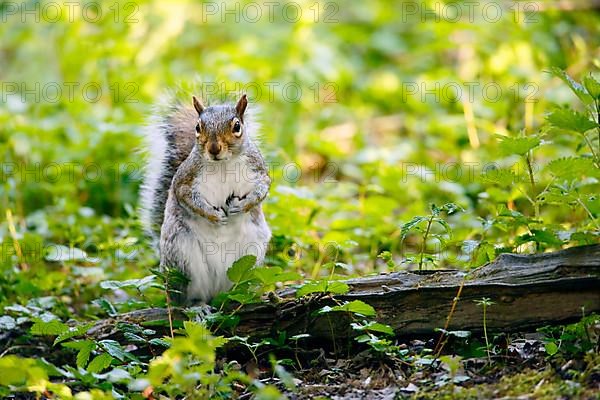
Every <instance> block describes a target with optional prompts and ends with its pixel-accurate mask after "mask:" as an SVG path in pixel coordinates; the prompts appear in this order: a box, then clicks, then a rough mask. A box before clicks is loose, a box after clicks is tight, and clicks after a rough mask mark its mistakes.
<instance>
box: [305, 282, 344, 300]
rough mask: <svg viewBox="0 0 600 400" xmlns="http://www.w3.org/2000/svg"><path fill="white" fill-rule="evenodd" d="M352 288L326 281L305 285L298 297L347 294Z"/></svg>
mask: <svg viewBox="0 0 600 400" xmlns="http://www.w3.org/2000/svg"><path fill="white" fill-rule="evenodd" d="M349 290H350V286H348V285H347V284H345V283H344V282H340V281H328V280H326V279H324V280H321V281H316V282H309V283H305V284H304V285H302V287H300V288H299V289H298V290H297V291H296V297H302V296H306V295H307V294H311V293H332V294H345V293H348V291H349Z"/></svg>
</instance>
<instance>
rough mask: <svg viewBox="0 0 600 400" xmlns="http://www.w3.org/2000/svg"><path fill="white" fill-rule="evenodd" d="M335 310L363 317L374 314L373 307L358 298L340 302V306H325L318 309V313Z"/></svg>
mask: <svg viewBox="0 0 600 400" xmlns="http://www.w3.org/2000/svg"><path fill="white" fill-rule="evenodd" d="M336 311H343V312H350V313H353V314H357V315H361V316H364V317H373V316H375V309H374V308H373V307H372V306H370V305H369V304H367V303H365V302H362V301H360V300H353V301H351V302H349V303H345V304H342V305H341V306H334V307H329V306H325V307H323V308H321V309H320V310H319V314H326V313H330V312H336Z"/></svg>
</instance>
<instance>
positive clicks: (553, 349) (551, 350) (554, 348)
mask: <svg viewBox="0 0 600 400" xmlns="http://www.w3.org/2000/svg"><path fill="white" fill-rule="evenodd" d="M544 348H545V349H546V353H548V354H549V355H551V356H553V355H555V354H556V353H558V345H557V344H556V343H555V342H548V343H546V344H544Z"/></svg>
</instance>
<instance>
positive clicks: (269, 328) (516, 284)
mask: <svg viewBox="0 0 600 400" xmlns="http://www.w3.org/2000/svg"><path fill="white" fill-rule="evenodd" d="M345 282H346V283H347V284H348V285H349V286H350V291H349V292H348V293H346V294H344V295H335V296H328V295H320V296H308V297H306V298H300V299H296V298H295V289H285V290H283V291H281V292H279V293H278V295H279V297H278V299H277V300H276V301H270V300H265V301H264V302H262V303H257V304H249V305H246V306H244V307H242V308H241V309H240V310H239V311H237V313H236V315H237V316H238V317H239V318H240V320H239V324H238V325H237V326H236V328H235V330H234V332H233V333H235V334H237V335H240V336H251V337H257V338H260V337H268V336H271V337H273V336H274V337H277V336H278V335H279V332H281V331H286V332H287V336H288V337H290V336H292V335H297V334H302V333H308V334H310V335H311V336H312V337H313V338H318V339H328V340H330V339H332V337H333V338H335V339H336V340H337V339H342V338H348V337H351V336H354V335H355V332H354V331H353V330H352V329H351V328H350V324H349V323H350V322H351V318H350V316H349V315H346V314H345V313H335V315H334V314H325V315H316V313H315V311H317V310H319V309H321V308H322V307H324V306H327V305H329V306H333V305H336V304H339V303H340V302H344V301H352V300H361V301H363V302H365V303H367V304H369V305H371V306H372V307H373V308H374V309H375V311H376V313H377V316H376V319H377V321H379V322H382V323H384V324H388V325H390V326H391V327H392V328H393V329H394V332H395V334H396V335H397V336H413V335H432V334H434V333H435V329H436V328H443V327H444V326H445V325H446V322H447V318H448V315H449V313H450V310H451V307H452V303H453V300H454V299H455V297H456V296H457V294H458V293H459V289H461V290H460V297H459V298H458V300H457V302H456V308H455V310H454V313H453V314H452V317H451V319H450V321H449V323H448V329H449V330H468V331H473V332H479V331H481V330H482V320H483V319H482V309H481V307H480V306H478V305H477V304H476V302H475V301H476V300H481V299H482V298H484V297H485V298H489V299H490V300H491V301H492V302H493V305H491V306H489V308H488V310H487V318H486V322H487V328H488V330H490V331H501V332H515V331H526V330H531V329H535V328H538V327H541V326H544V325H548V324H562V323H568V322H571V321H575V320H577V319H578V318H581V316H582V313H585V314H586V315H587V314H589V313H592V312H600V244H597V245H591V246H582V247H573V248H568V249H565V250H561V251H557V252H553V253H543V254H535V255H516V254H502V255H500V256H499V257H498V258H497V259H496V260H495V261H494V262H492V263H489V264H487V265H485V266H482V267H480V268H478V269H475V270H473V271H472V272H470V273H467V272H465V271H454V270H445V271H423V272H421V273H418V272H414V271H413V272H393V273H387V274H380V275H376V276H368V277H362V278H357V279H350V280H348V281H345ZM172 317H173V319H174V320H175V321H180V320H185V319H186V317H185V314H184V313H183V311H182V310H181V309H177V308H175V309H172ZM119 321H125V322H133V323H139V324H142V325H147V324H153V325H154V324H156V323H161V322H162V323H163V325H165V324H164V323H165V322H166V321H168V313H167V310H165V309H159V308H153V309H145V310H139V311H134V312H131V313H128V314H123V315H121V316H118V317H116V318H111V319H108V320H104V321H100V322H99V323H98V324H97V325H96V326H95V327H93V328H92V329H91V330H90V332H89V334H90V335H92V336H95V337H109V336H111V335H114V334H115V329H114V327H115V325H116V323H117V322H119Z"/></svg>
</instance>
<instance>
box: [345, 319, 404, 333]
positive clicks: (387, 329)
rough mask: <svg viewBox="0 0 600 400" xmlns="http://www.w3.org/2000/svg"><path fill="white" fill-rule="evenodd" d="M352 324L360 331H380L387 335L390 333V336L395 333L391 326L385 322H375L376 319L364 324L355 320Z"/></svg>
mask: <svg viewBox="0 0 600 400" xmlns="http://www.w3.org/2000/svg"><path fill="white" fill-rule="evenodd" d="M351 326H352V328H354V329H356V330H358V331H368V332H379V333H385V334H386V335H390V336H393V335H394V329H392V327H391V326H389V325H385V324H382V323H379V322H375V321H369V322H368V323H366V324H364V325H362V324H357V323H354V322H353V323H352V324H351Z"/></svg>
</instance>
